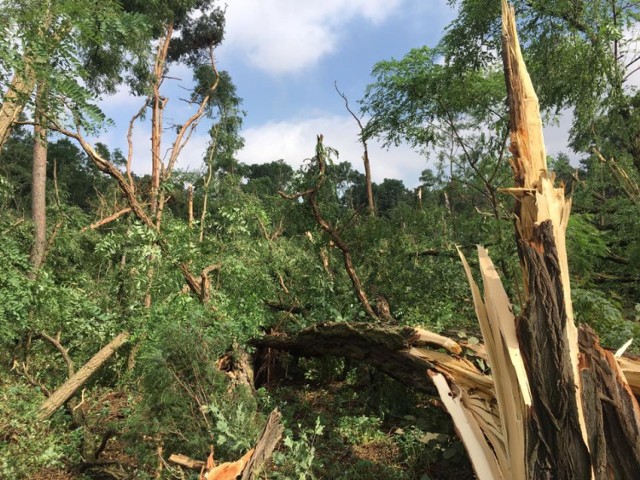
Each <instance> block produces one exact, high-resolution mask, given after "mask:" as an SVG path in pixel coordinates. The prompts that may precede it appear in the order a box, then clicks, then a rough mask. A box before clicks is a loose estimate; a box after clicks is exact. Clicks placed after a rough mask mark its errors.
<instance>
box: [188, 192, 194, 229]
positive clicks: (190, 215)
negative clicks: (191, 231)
mask: <svg viewBox="0 0 640 480" xmlns="http://www.w3.org/2000/svg"><path fill="white" fill-rule="evenodd" d="M187 216H188V218H187V220H188V222H189V228H192V227H193V185H189V187H188V188H187Z"/></svg>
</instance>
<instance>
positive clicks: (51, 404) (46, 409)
mask: <svg viewBox="0 0 640 480" xmlns="http://www.w3.org/2000/svg"><path fill="white" fill-rule="evenodd" d="M128 339H129V333H127V332H123V333H121V334H119V335H117V336H116V337H115V338H114V339H113V340H111V341H110V342H109V343H108V344H107V345H105V346H104V347H103V348H102V349H100V351H99V352H98V353H96V354H95V355H94V356H93V357H91V359H90V360H89V361H88V362H87V363H85V364H84V365H83V366H82V368H80V370H78V371H77V372H76V373H75V374H73V375H72V376H70V377H69V379H68V380H67V381H66V382H64V384H62V385H61V386H60V387H59V388H58V389H57V390H56V391H55V392H53V393H52V394H51V396H50V397H49V398H47V400H45V401H44V402H43V403H42V405H40V409H39V410H38V420H45V419H47V418H49V417H50V416H51V415H53V413H55V411H56V410H58V408H60V407H61V406H62V405H63V404H64V403H65V402H66V401H67V400H69V399H70V398H71V397H72V396H73V395H74V394H75V393H76V391H77V390H78V389H79V388H80V387H81V386H82V385H84V384H85V382H86V381H87V380H89V378H90V377H91V375H93V374H94V373H95V372H96V371H97V370H98V369H99V368H100V367H101V366H102V365H103V364H104V363H105V362H106V361H107V360H109V358H111V356H112V355H113V354H114V353H115V351H116V350H117V349H118V348H120V347H121V346H122V345H124V344H125V343H126V342H127V340H128Z"/></svg>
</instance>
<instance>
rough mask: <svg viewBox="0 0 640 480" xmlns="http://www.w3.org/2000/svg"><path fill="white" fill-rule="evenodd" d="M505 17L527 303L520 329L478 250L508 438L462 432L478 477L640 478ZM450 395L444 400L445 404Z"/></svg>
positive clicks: (460, 423) (564, 206)
mask: <svg viewBox="0 0 640 480" xmlns="http://www.w3.org/2000/svg"><path fill="white" fill-rule="evenodd" d="M502 7H503V18H502V33H503V60H504V70H505V78H506V84H507V92H508V103H509V108H510V127H511V146H510V152H511V153H512V155H513V158H512V161H511V165H512V168H513V172H514V178H515V187H514V188H510V189H506V190H507V191H508V192H509V193H511V194H512V195H514V196H515V197H516V205H515V226H516V241H517V246H518V253H519V256H520V262H521V266H522V271H523V277H524V289H525V292H524V293H525V299H526V303H525V307H524V310H523V313H522V315H520V316H518V317H517V318H516V317H515V316H514V314H513V312H512V309H511V305H510V303H509V299H508V298H507V295H506V293H505V291H504V288H503V287H502V284H501V281H500V278H499V276H498V273H497V272H496V270H495V268H494V266H493V264H492V263H491V260H490V259H489V256H488V254H487V252H486V251H485V250H484V249H483V248H481V247H479V248H478V252H479V256H480V271H481V274H482V279H483V285H484V299H483V298H482V297H481V295H480V291H479V289H478V287H477V286H476V284H475V282H474V280H473V277H472V276H471V273H470V269H469V266H468V265H467V264H466V262H465V260H464V257H463V256H462V254H461V257H462V260H463V262H464V265H465V270H466V273H467V277H468V280H469V283H470V285H471V289H472V293H473V297H474V304H475V307H476V313H477V316H478V320H479V321H480V326H481V329H482V333H483V336H484V338H485V342H486V347H487V354H488V357H489V363H490V366H491V369H492V374H493V377H494V379H495V380H496V382H495V394H496V399H497V404H498V416H499V418H500V422H499V423H498V424H496V425H493V426H492V427H499V430H498V432H499V434H500V435H497V436H496V437H495V438H492V437H491V436H490V433H493V432H494V430H492V429H491V430H489V429H488V428H487V427H490V426H491V425H483V424H482V422H481V421H480V420H478V424H477V426H478V427H479V428H480V429H481V430H482V431H483V432H484V436H483V435H476V432H474V431H473V429H469V428H467V427H468V425H467V424H468V421H469V419H468V417H464V416H462V415H458V416H457V417H456V416H454V417H453V418H454V423H456V427H457V429H458V432H459V434H460V436H461V437H462V440H463V442H464V443H465V446H466V447H467V450H468V452H469V454H470V457H471V460H472V463H473V465H474V468H475V470H476V473H477V474H478V476H479V477H481V478H513V479H523V480H524V479H538V478H559V479H589V478H637V477H638V471H639V468H640V455H639V453H638V446H637V445H638V432H639V431H640V423H639V422H638V417H639V414H638V412H639V409H638V403H637V401H636V399H635V397H634V396H633V394H632V392H631V389H630V387H629V385H628V383H627V380H626V379H625V378H624V376H623V374H622V371H621V369H620V367H619V365H618V363H617V362H616V361H615V360H614V358H613V356H612V355H611V354H610V353H607V352H605V351H604V350H603V349H601V348H600V346H599V345H598V343H597V340H596V339H595V336H594V335H593V334H590V335H589V332H587V330H585V329H583V330H581V333H580V335H581V339H582V341H581V343H580V345H579V343H578V329H577V327H576V325H575V323H574V319H573V310H572V304H571V290H570V286H569V267H568V261H567V253H566V248H565V232H566V228H567V224H568V221H569V212H570V208H571V202H570V200H565V198H564V188H563V187H561V188H556V187H555V186H554V177H553V175H549V174H548V172H547V165H546V152H545V147H544V141H543V135H542V121H541V118H540V112H539V107H538V99H537V96H536V94H535V91H534V88H533V85H532V83H531V79H530V78H529V75H528V73H527V69H526V66H525V64H524V61H523V58H522V54H521V51H520V45H519V43H518V37H517V33H516V25H515V15H514V11H513V8H512V7H510V6H509V5H508V4H507V2H506V0H503V2H502ZM580 349H581V351H580ZM583 381H584V383H585V385H587V387H588V388H587V391H584V390H583ZM452 383H454V384H456V385H457V386H458V387H460V383H461V379H458V378H452ZM444 395H448V393H447V392H446V391H445V390H441V396H443V400H444ZM465 395H469V396H473V395H474V393H473V392H471V391H465V389H464V387H462V388H461V397H462V400H463V407H464V408H463V410H465V409H466V410H468V412H466V413H469V412H471V413H472V415H473V413H474V411H473V408H474V407H473V405H472V404H469V405H468V406H467V405H464V396H465ZM610 403H613V404H614V405H615V407H612V406H611V405H610ZM456 408H457V405H456ZM451 413H452V415H453V413H454V412H451ZM479 452H488V453H487V455H488V456H489V457H491V458H489V460H490V461H489V463H491V461H493V458H492V455H491V452H495V459H496V461H497V464H498V470H499V471H498V472H497V473H496V472H495V471H492V470H491V469H488V468H487V461H486V459H485V458H484V457H483V455H481V454H479ZM616 452H617V454H616ZM619 452H624V453H623V454H622V455H621V454H620V453H619ZM621 456H624V458H621ZM523 459H524V462H523Z"/></svg>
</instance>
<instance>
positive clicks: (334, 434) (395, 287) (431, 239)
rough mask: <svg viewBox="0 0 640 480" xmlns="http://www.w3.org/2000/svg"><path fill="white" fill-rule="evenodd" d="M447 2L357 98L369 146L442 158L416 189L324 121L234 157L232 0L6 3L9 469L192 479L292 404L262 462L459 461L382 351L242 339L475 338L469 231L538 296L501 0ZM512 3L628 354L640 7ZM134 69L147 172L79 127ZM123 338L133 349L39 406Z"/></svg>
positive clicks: (4, 455) (325, 471)
mask: <svg viewBox="0 0 640 480" xmlns="http://www.w3.org/2000/svg"><path fill="white" fill-rule="evenodd" d="M451 3H452V4H454V5H455V6H456V7H457V9H458V16H457V18H456V19H455V20H454V21H453V22H452V23H451V24H450V25H449V27H448V28H447V30H446V32H445V34H444V36H443V38H442V40H441V42H440V44H439V45H438V46H437V47H435V48H427V47H419V48H416V49H414V50H412V51H410V52H408V53H407V55H406V56H405V57H403V58H401V59H399V60H381V61H380V62H379V63H378V64H377V65H376V66H375V68H374V69H373V71H372V77H371V83H370V85H369V86H368V88H367V90H366V92H364V93H363V97H362V98H361V99H360V100H359V103H357V102H356V100H358V99H351V103H348V101H347V104H346V105H347V108H350V109H351V111H352V112H353V116H354V122H359V123H358V125H359V127H360V128H361V138H360V139H361V141H362V145H363V157H364V159H365V162H368V158H367V142H368V141H370V140H373V139H382V140H383V141H385V142H387V144H388V145H389V146H390V148H392V147H393V146H394V145H396V144H400V143H409V144H411V145H412V146H414V147H415V148H416V149H419V150H421V151H423V152H424V153H425V155H426V154H429V158H430V159H431V162H430V163H429V164H430V165H432V167H430V168H428V169H425V170H424V172H423V174H422V176H421V177H420V179H419V181H420V185H419V187H418V188H416V189H408V188H406V186H405V185H404V184H403V182H402V181H400V180H396V179H386V180H384V181H383V182H381V183H372V182H371V179H370V175H367V174H362V173H360V172H359V171H357V170H356V169H355V168H354V164H353V163H349V162H348V161H344V160H343V159H341V158H340V157H338V152H336V151H334V150H333V149H332V148H331V138H322V137H321V136H320V137H319V138H318V139H317V142H316V139H313V138H311V139H309V159H308V160H307V161H306V162H305V164H304V166H303V167H302V168H300V169H299V170H294V169H293V168H292V167H291V166H289V165H287V164H286V163H284V162H283V161H274V162H271V163H266V164H255V165H248V164H242V163H239V162H238V161H237V159H236V154H237V152H238V151H239V149H241V148H242V146H243V139H242V137H241V129H242V122H243V118H244V116H245V114H248V115H251V112H244V111H243V107H242V99H241V98H240V95H241V92H237V91H236V88H235V86H234V84H233V79H232V77H231V76H230V74H229V73H228V72H226V71H224V70H221V69H220V70H219V68H222V67H223V66H218V65H216V64H215V62H214V56H213V51H214V50H215V48H216V47H217V46H218V45H219V44H220V43H221V42H222V41H223V38H224V9H223V8H222V5H217V4H216V3H212V2H208V1H202V0H179V1H178V0H173V1H164V0H154V1H149V2H137V1H115V0H106V1H103V2H100V3H99V4H95V3H94V2H86V1H79V0H50V1H43V0H29V1H19V2H14V1H6V2H2V4H0V84H1V85H2V92H3V97H2V110H1V111H0V147H1V150H0V232H1V233H2V237H1V239H0V385H1V389H0V391H1V398H0V478H196V476H197V472H195V471H192V472H188V471H187V470H183V469H180V468H179V467H178V466H176V465H171V464H169V463H168V462H167V458H168V456H169V455H170V454H172V453H181V454H185V455H188V456H190V457H193V458H198V459H205V458H206V456H207V455H208V453H209V451H210V446H211V445H214V446H215V452H216V454H215V456H216V458H217V459H221V460H234V459H236V458H239V457H240V456H242V455H243V454H244V453H245V452H246V451H247V450H248V449H249V448H251V446H252V445H253V444H254V443H255V441H256V438H257V436H258V434H259V432H260V429H261V428H262V425H263V423H264V421H265V418H266V415H268V413H269V412H270V411H271V410H272V409H273V408H274V407H276V406H278V407H279V408H280V410H281V411H282V413H283V422H284V424H285V427H286V430H285V435H284V440H283V442H282V444H281V445H280V446H279V447H278V449H277V451H276V452H275V454H274V456H273V459H272V465H271V466H270V467H269V468H268V469H266V470H265V471H264V472H262V473H261V477H260V478H296V479H304V478H325V479H347V478H349V479H353V478H356V479H357V478H361V479H369V478H379V479H384V478H389V479H391V478H394V479H395V478H406V479H413V478H416V479H429V478H454V477H458V478H470V476H471V475H472V473H471V470H470V466H469V464H468V461H467V459H466V454H465V452H464V448H463V447H462V445H461V444H460V442H459V441H458V440H457V437H456V435H455V432H454V430H453V427H452V425H451V423H450V421H449V418H448V416H447V414H446V412H444V411H443V410H442V409H441V408H440V407H439V405H438V403H437V402H435V401H434V400H433V399H432V398H430V397H428V396H427V395H425V394H424V393H421V392H419V391H417V390H414V389H412V388H411V387H409V386H406V385H402V384H400V383H398V382H396V381H395V380H392V379H390V378H388V377H386V376H384V375H382V374H381V373H378V372H377V371H376V370H375V369H373V368H372V367H371V366H369V365H367V364H365V363H359V362H355V361H348V360H344V359H341V358H320V359H305V358H298V357H295V356H290V355H288V354H285V353H281V352H277V351H274V350H268V349H261V348H256V347H255V346H252V340H254V339H256V338H259V337H261V336H262V335H264V334H279V333H284V332H286V333H295V332H298V331H300V330H302V329H304V328H305V327H309V326H312V325H315V324H318V323H322V322H329V321H330V322H347V321H348V322H367V323H371V324H376V325H382V326H402V325H409V326H421V327H424V328H426V329H428V330H431V331H435V332H440V333H446V334H447V335H449V336H452V337H456V338H461V339H465V340H466V341H468V342H469V343H478V342H479V341H481V338H480V334H479V329H478V327H477V325H476V320H475V316H474V314H473V304H472V302H471V298H470V292H469V288H468V285H467V283H466V280H465V277H464V272H463V270H462V267H461V265H460V261H459V259H458V257H457V253H456V247H459V248H460V249H462V251H467V250H468V249H473V248H475V245H476V244H482V245H485V246H487V247H488V248H489V249H490V251H491V255H492V258H493V260H494V262H495V264H496V265H497V266H498V267H499V269H500V273H501V275H502V276H503V279H504V283H505V285H506V286H507V288H508V289H509V290H510V291H509V294H510V296H511V298H514V299H516V298H520V303H522V302H523V301H524V300H523V299H521V292H522V285H520V284H519V281H520V280H519V278H520V277H521V273H520V267H519V264H518V258H517V252H516V246H515V243H514V241H513V230H512V229H513V225H512V220H513V216H512V211H513V199H512V198H511V197H510V196H509V195H507V194H505V193H502V192H501V189H502V188H504V187H507V186H509V185H510V184H511V182H512V180H511V179H512V172H511V168H510V165H509V152H508V149H507V146H508V112H507V110H506V104H505V95H506V93H505V84H504V76H503V73H502V70H501V68H500V58H499V55H500V54H499V52H500V47H499V42H500V35H499V16H500V3H499V2H497V1H495V2H494V1H489V0H459V1H452V2H451ZM514 3H515V6H516V10H517V12H518V19H519V28H520V32H521V36H522V43H523V48H524V51H525V57H526V59H527V62H528V65H529V68H530V70H531V74H532V77H533V82H534V85H535V86H536V88H537V90H538V94H539V97H540V102H541V106H542V108H543V111H544V112H545V114H546V115H547V119H548V120H549V121H553V119H554V116H555V115H557V114H558V113H560V112H565V111H571V112H572V113H573V125H572V128H571V132H570V135H571V138H570V140H571V148H572V151H571V152H568V155H558V156H557V157H556V158H550V159H549V162H550V165H551V169H552V170H553V171H554V172H555V175H556V178H557V179H559V180H561V181H562V182H563V183H564V185H565V189H566V191H567V192H568V193H570V195H571V197H572V199H573V213H572V216H571V221H570V223H569V228H568V239H567V240H568V247H567V250H568V254H569V263H570V267H571V282H572V292H573V297H574V298H573V301H574V309H575V314H576V318H577V320H578V321H579V322H583V323H587V324H589V325H591V326H592V327H593V328H594V329H595V330H596V331H597V332H598V334H599V335H600V338H601V340H602V343H603V344H604V345H606V346H608V347H612V348H617V347H619V346H620V345H622V344H623V343H625V342H626V341H627V340H628V339H630V338H637V337H638V334H639V333H640V323H639V321H640V289H639V288H638V287H639V283H640V276H639V274H638V272H639V270H638V267H639V266H640V215H639V213H640V205H639V204H640V188H639V187H638V181H639V176H640V113H639V111H638V108H639V105H640V103H639V102H640V96H638V92H637V88H636V87H635V86H634V84H633V80H634V78H635V77H634V73H635V71H636V69H637V68H638V66H639V65H640V63H639V62H638V60H639V59H640V56H639V55H638V53H639V52H638V43H637V40H638V38H637V37H636V36H635V32H636V27H637V20H638V15H639V14H640V11H639V8H638V6H636V5H635V4H633V3H629V2H622V1H618V0H614V1H610V0H607V1H604V0H603V1H594V0H590V1H586V0H585V1H577V2H576V1H565V0H549V1H524V0H523V1H515V2H514ZM177 62H180V63H183V64H186V65H188V66H189V67H190V68H191V69H192V71H193V77H194V82H193V85H194V89H193V91H192V92H190V94H189V98H188V100H189V101H190V102H191V103H192V104H193V105H194V108H193V111H194V112H195V113H194V114H193V116H192V117H191V118H189V119H188V120H187V121H186V122H185V123H184V124H182V125H178V126H171V128H167V125H165V124H163V114H164V110H163V106H164V104H165V102H166V101H167V99H166V98H165V97H164V96H163V80H164V79H165V74H166V71H167V69H168V68H169V66H170V65H172V64H175V63H177ZM123 85H126V86H127V87H128V88H130V89H131V91H132V92H134V93H137V94H140V95H143V96H144V97H145V98H146V102H145V103H144V104H143V105H141V107H142V108H141V110H140V112H139V114H138V115H137V116H136V117H134V118H133V119H132V121H131V127H130V129H133V128H135V126H136V124H138V123H140V122H148V123H150V124H151V130H152V132H153V133H152V141H151V142H150V152H151V154H150V158H151V162H152V164H153V165H152V173H151V174H150V175H145V176H140V175H138V174H136V172H135V171H132V170H131V155H132V153H131V150H130V151H129V152H123V151H120V150H118V149H114V148H112V147H111V146H109V145H104V144H100V143H98V144H95V145H92V144H91V142H90V141H89V140H87V139H88V138H90V135H91V134H92V133H94V132H95V131H96V129H97V128H102V127H104V125H105V122H106V124H107V125H108V121H107V120H106V119H105V118H104V117H103V115H102V113H101V112H100V110H99V109H98V108H97V107H96V106H95V105H96V99H97V98H98V96H99V95H100V94H102V93H109V92H113V91H115V89H116V88H118V87H121V86H123ZM338 93H340V92H338ZM345 100H347V99H346V97H345ZM196 125H199V128H201V129H203V128H204V129H209V134H210V137H211V138H210V143H209V146H208V149H207V152H206V154H205V156H204V158H203V159H202V166H201V168H200V169H199V170H197V171H182V170H180V163H179V160H178V156H179V153H180V151H181V150H182V148H183V147H184V145H185V144H186V143H187V142H188V141H189V139H190V136H191V132H192V129H193V128H195V126H196ZM130 131H131V130H130ZM318 134H322V132H318ZM165 152H168V153H167V154H166V155H165ZM320 159H322V161H320ZM349 160H350V161H351V162H354V163H357V162H360V159H349ZM368 168H369V167H367V169H368ZM520 307H521V304H520V305H519V304H516V305H514V309H515V310H516V312H517V311H518V310H519V308H520ZM122 332H127V333H128V335H129V340H128V342H127V343H126V345H124V346H123V347H121V348H120V349H118V350H117V352H116V353H115V354H114V355H113V356H112V357H111V358H110V359H109V360H108V362H107V363H106V364H105V365H104V366H103V367H102V368H101V369H100V370H98V371H97V372H96V373H95V374H94V375H93V376H92V377H91V379H90V380H89V381H88V382H87V383H86V384H84V385H83V386H82V388H81V389H79V390H78V391H77V392H76V394H75V395H74V397H73V398H72V399H71V400H69V401H68V402H66V405H65V406H64V407H63V408H60V409H59V410H58V411H57V412H55V413H54V414H53V415H52V416H50V418H48V419H46V420H43V421H40V420H37V417H38V411H39V408H40V406H41V404H42V403H43V402H44V401H45V400H46V398H47V397H48V396H49V395H50V394H51V393H52V392H54V391H55V390H56V389H57V388H58V387H59V386H60V385H62V384H63V383H64V382H65V381H66V380H67V379H68V378H69V377H71V376H72V374H73V373H74V372H75V371H76V370H77V369H78V368H79V367H81V366H82V365H84V364H85V362H87V360H89V359H90V358H91V357H92V356H93V355H94V354H95V353H96V352H98V351H99V350H100V349H101V348H102V347H103V346H105V345H106V344H108V343H109V342H110V341H111V340H113V339H114V338H115V337H116V336H117V335H119V334H120V333H122ZM634 348H635V347H633V346H632V347H631V350H632V351H634ZM635 351H637V349H636V350H635ZM248 365H251V366H252V369H249V371H250V372H251V373H250V375H248V377H251V378H247V375H245V374H243V373H242V372H245V373H246V369H247V368H249V367H248ZM189 475H191V477H189Z"/></svg>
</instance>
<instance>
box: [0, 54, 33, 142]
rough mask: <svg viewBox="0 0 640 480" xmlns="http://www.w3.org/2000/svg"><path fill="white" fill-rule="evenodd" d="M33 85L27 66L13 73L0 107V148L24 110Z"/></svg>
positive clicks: (30, 71)
mask: <svg viewBox="0 0 640 480" xmlns="http://www.w3.org/2000/svg"><path fill="white" fill-rule="evenodd" d="M34 87H35V78H34V76H33V72H32V70H31V68H30V67H29V66H25V70H24V72H17V73H14V75H13V78H12V79H11V84H10V85H9V89H8V90H7V92H6V93H5V95H4V98H3V99H2V107H0V148H2V147H3V146H4V144H5V143H6V142H7V140H8V139H9V135H10V134H11V129H12V128H13V125H14V124H15V122H16V121H17V120H18V118H19V117H20V114H21V113H22V111H23V110H24V106H25V104H26V103H27V101H28V97H29V95H31V93H32V92H33V88H34Z"/></svg>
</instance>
